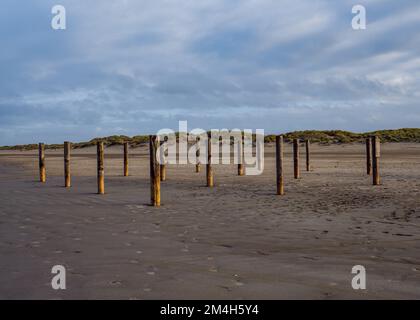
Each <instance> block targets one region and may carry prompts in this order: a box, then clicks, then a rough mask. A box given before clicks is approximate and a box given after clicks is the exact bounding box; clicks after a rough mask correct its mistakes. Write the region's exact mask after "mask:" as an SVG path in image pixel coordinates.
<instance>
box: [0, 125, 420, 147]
mask: <svg viewBox="0 0 420 320" xmlns="http://www.w3.org/2000/svg"><path fill="white" fill-rule="evenodd" d="M373 135H377V136H379V137H380V139H381V141H382V142H420V128H403V129H395V130H378V131H372V132H365V133H354V132H350V131H343V130H306V131H294V132H287V133H284V134H283V136H284V140H285V142H291V141H293V139H301V140H306V139H310V140H311V142H312V143H320V144H341V143H362V142H364V141H365V139H366V138H367V137H369V136H373ZM275 140H276V136H275V135H266V136H265V138H264V141H265V142H266V143H269V142H274V141H275ZM98 141H103V142H104V144H105V145H106V146H113V145H122V144H123V143H124V142H128V143H129V144H130V146H131V147H132V148H135V147H138V146H140V145H142V144H146V143H147V142H148V141H149V136H148V135H137V136H133V137H128V136H124V135H114V136H109V137H102V138H94V139H92V140H90V141H86V142H76V143H73V148H75V149H79V148H86V147H92V146H95V145H96V143H97V142H98ZM37 148H38V145H37V144H25V145H16V146H2V147H0V150H22V151H24V150H35V149H37ZM45 148H46V149H60V148H63V144H48V145H45Z"/></svg>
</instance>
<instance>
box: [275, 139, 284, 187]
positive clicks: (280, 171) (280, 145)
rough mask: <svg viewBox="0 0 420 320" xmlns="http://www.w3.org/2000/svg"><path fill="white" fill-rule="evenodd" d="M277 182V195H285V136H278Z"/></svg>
mask: <svg viewBox="0 0 420 320" xmlns="http://www.w3.org/2000/svg"><path fill="white" fill-rule="evenodd" d="M276 180H277V194H278V195H283V194H284V179H283V136H276Z"/></svg>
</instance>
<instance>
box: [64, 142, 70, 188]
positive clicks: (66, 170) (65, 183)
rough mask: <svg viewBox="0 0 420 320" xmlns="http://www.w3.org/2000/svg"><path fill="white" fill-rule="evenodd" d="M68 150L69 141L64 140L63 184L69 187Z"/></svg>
mask: <svg viewBox="0 0 420 320" xmlns="http://www.w3.org/2000/svg"><path fill="white" fill-rule="evenodd" d="M70 150H71V143H70V142H68V141H65V142H64V186H65V187H66V188H70V187H71V175H70Z"/></svg>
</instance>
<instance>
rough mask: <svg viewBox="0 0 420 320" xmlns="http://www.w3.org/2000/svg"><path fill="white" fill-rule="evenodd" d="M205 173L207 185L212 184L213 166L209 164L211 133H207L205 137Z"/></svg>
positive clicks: (210, 185) (211, 185)
mask: <svg viewBox="0 0 420 320" xmlns="http://www.w3.org/2000/svg"><path fill="white" fill-rule="evenodd" d="M206 169H207V170H206V173H207V187H213V186H214V178H213V168H212V166H211V134H209V135H208V139H207V165H206Z"/></svg>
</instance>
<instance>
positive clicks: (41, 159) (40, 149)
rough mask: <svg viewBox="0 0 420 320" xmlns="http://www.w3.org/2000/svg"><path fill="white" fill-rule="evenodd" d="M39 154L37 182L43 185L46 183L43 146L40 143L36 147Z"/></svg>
mask: <svg viewBox="0 0 420 320" xmlns="http://www.w3.org/2000/svg"><path fill="white" fill-rule="evenodd" d="M38 153H39V181H40V182H42V183H44V182H45V181H46V178H47V176H46V172H45V145H44V144H43V143H40V144H39V145H38Z"/></svg>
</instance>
